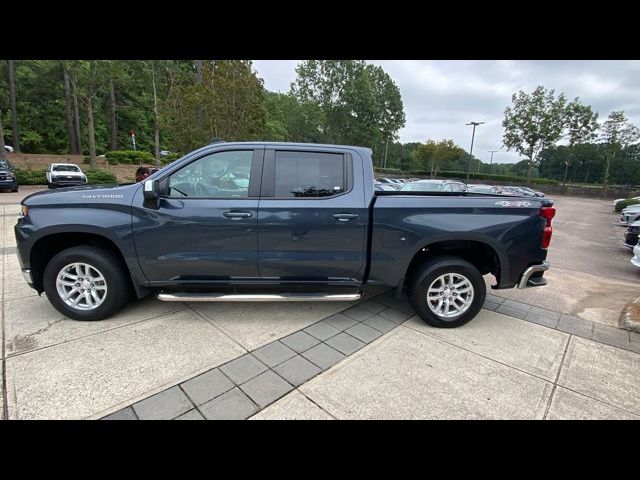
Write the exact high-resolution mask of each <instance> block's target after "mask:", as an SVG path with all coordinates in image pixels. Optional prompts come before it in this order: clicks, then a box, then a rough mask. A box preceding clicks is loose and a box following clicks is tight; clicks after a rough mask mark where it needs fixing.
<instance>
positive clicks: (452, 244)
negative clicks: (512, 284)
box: [405, 237, 509, 285]
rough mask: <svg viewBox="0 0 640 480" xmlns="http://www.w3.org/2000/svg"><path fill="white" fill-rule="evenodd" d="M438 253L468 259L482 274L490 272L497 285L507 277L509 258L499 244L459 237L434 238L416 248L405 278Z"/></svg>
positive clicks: (409, 276)
mask: <svg viewBox="0 0 640 480" xmlns="http://www.w3.org/2000/svg"><path fill="white" fill-rule="evenodd" d="M439 255H452V256H456V257H459V258H462V259H464V260H466V261H468V262H469V263H471V264H472V265H474V266H475V267H476V268H477V269H478V270H479V271H480V273H481V274H482V275H485V274H487V273H491V274H492V275H493V276H494V277H495V278H496V284H497V285H500V283H501V281H502V280H503V279H506V278H508V271H509V270H508V268H509V260H508V258H507V256H506V255H505V254H504V253H503V252H502V249H501V248H500V246H499V245H495V244H493V242H491V241H490V240H488V239H477V238H469V237H460V238H452V239H441V240H438V239H435V240H432V241H430V242H427V243H425V244H423V245H422V246H420V247H419V248H418V249H416V250H415V251H414V252H413V255H412V257H411V260H410V261H409V264H408V265H407V268H406V270H405V279H407V278H411V276H412V275H413V274H414V273H415V271H416V270H417V269H418V268H419V267H420V265H422V264H423V263H424V262H425V261H427V260H429V259H430V258H434V257H436V256H439Z"/></svg>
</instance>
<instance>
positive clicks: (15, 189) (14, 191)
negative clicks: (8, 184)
mask: <svg viewBox="0 0 640 480" xmlns="http://www.w3.org/2000/svg"><path fill="white" fill-rule="evenodd" d="M18 190H19V189H18V187H16V188H14V189H12V190H11V191H12V192H13V193H16V192H17V191H18Z"/></svg>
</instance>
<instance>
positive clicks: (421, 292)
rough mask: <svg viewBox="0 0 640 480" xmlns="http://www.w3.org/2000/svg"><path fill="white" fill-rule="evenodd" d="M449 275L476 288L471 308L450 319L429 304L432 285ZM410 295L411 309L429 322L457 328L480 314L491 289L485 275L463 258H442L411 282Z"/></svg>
mask: <svg viewBox="0 0 640 480" xmlns="http://www.w3.org/2000/svg"><path fill="white" fill-rule="evenodd" d="M446 273H454V274H459V275H463V276H464V277H466V278H467V279H468V280H469V282H470V283H471V285H472V287H473V298H472V300H471V304H470V306H469V307H468V308H467V309H466V310H465V311H464V312H462V313H461V314H459V315H457V316H454V317H450V318H446V317H444V316H441V315H438V314H436V313H435V312H433V311H432V310H431V309H430V308H429V306H428V305H427V290H428V288H429V286H430V285H431V284H432V283H433V282H434V281H435V280H436V279H437V278H438V277H440V276H441V275H444V274H446ZM436 285H437V284H436ZM407 293H408V296H409V302H410V303H411V306H412V307H413V308H414V310H415V311H416V313H417V314H418V315H419V316H420V317H421V318H422V319H423V320H424V321H425V322H426V323H428V324H429V325H431V326H432V327H437V328H455V327H459V326H461V325H464V324H465V323H467V322H469V321H471V320H472V319H473V318H474V317H475V316H476V315H477V314H478V312H479V311H480V309H481V308H482V305H484V301H485V298H486V295H487V287H486V285H485V283H484V279H483V278H482V275H481V274H480V272H479V271H478V269H477V268H476V267H475V266H474V265H473V264H471V263H469V262H467V261H466V260H463V259H461V258H460V257H454V256H451V255H442V256H438V257H434V258H431V259H429V260H428V261H427V262H425V263H424V265H422V266H421V267H420V268H419V269H418V270H417V271H416V272H415V273H414V275H413V276H412V277H411V278H410V279H409V285H408V292H407Z"/></svg>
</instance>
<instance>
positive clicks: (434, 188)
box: [400, 180, 467, 192]
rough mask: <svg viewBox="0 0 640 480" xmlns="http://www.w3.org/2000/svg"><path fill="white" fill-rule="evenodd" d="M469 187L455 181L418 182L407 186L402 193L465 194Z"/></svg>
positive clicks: (402, 189)
mask: <svg viewBox="0 0 640 480" xmlns="http://www.w3.org/2000/svg"><path fill="white" fill-rule="evenodd" d="M466 190H467V186H466V185H465V184H464V183H462V182H456V181H455V180H418V181H417V182H410V183H407V184H405V185H404V186H403V187H402V188H401V189H400V191H401V192H465V191H466Z"/></svg>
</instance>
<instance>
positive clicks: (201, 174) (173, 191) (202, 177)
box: [167, 150, 253, 198]
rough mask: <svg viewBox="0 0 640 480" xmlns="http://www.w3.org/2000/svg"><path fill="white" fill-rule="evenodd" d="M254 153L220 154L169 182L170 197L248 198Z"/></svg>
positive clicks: (198, 162) (191, 166) (193, 164)
mask: <svg viewBox="0 0 640 480" xmlns="http://www.w3.org/2000/svg"><path fill="white" fill-rule="evenodd" d="M252 160H253V150H238V151H229V152H217V153H212V154H210V155H207V156H205V157H202V158H200V159H198V160H196V161H194V162H191V163H190V164H188V165H186V166H184V167H182V168H181V169H180V170H178V171H177V172H175V173H174V174H172V175H171V177H170V178H169V190H168V192H167V193H168V195H169V196H170V197H196V198H197V197H201V198H202V197H248V196H249V181H250V179H251V162H252Z"/></svg>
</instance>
